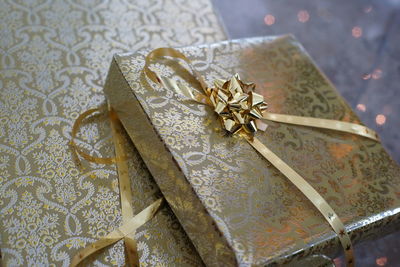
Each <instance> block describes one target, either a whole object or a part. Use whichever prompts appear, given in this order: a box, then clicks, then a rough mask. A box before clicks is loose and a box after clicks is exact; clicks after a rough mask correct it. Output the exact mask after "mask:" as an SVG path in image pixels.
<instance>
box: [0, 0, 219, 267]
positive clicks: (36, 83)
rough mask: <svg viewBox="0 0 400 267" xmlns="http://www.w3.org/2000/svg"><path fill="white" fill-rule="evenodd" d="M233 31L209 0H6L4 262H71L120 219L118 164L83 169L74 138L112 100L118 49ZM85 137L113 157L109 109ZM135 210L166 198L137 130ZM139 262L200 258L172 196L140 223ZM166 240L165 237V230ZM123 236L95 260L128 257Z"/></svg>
mask: <svg viewBox="0 0 400 267" xmlns="http://www.w3.org/2000/svg"><path fill="white" fill-rule="evenodd" d="M222 39H225V34H224V33H223V31H222V27H221V26H220V24H219V22H218V20H217V17H216V14H215V13H214V12H213V11H212V8H211V5H210V2H209V1H208V0H200V1H185V0H151V1H147V0H146V1H144V0H143V1H142V0H138V1H125V0H101V1H100V0H99V1H74V0H70V1H62V0H49V1H41V0H37V1H36V0H35V1H1V2H0V66H1V67H0V209H1V212H0V216H1V221H2V224H1V226H0V233H1V245H0V247H1V256H2V263H3V265H4V266H33V265H34V266H68V264H69V263H70V261H71V258H72V257H73V256H74V255H75V254H76V253H77V251H78V250H80V249H82V248H83V247H85V246H86V245H87V244H89V243H92V242H94V241H95V240H97V239H98V238H99V237H101V236H104V235H105V234H107V233H109V232H110V231H111V230H113V229H115V228H117V227H118V226H119V225H120V223H121V215H120V200H119V192H118V179H117V172H116V169H115V166H111V165H110V166H108V165H107V166H106V165H95V164H87V163H84V162H83V170H82V169H79V168H78V165H77V162H76V160H75V159H74V158H73V156H72V153H71V149H70V147H69V145H68V144H69V141H70V139H71V136H70V134H71V127H72V124H73V122H74V120H75V119H76V118H77V116H78V115H79V114H80V113H82V112H83V111H85V110H87V109H89V108H93V107H98V106H99V105H101V104H102V103H103V102H104V96H103V92H102V87H103V82H104V78H105V77H106V74H107V69H108V67H109V62H110V60H111V58H112V55H113V53H123V52H126V51H134V50H138V49H142V48H155V47H158V46H163V45H164V46H165V45H169V46H182V45H189V44H201V43H207V42H214V41H218V40H222ZM81 133H82V134H81V135H80V136H79V140H78V141H77V143H78V145H79V146H81V147H82V148H83V149H84V150H85V151H89V152H90V153H91V154H92V155H93V156H113V153H114V152H113V143H112V140H111V138H110V127H109V123H108V121H107V120H104V118H103V119H102V118H94V119H92V120H88V124H87V125H85V126H84V127H82V130H81ZM126 142H127V143H126V147H128V148H129V149H128V150H129V151H130V155H129V173H130V176H131V184H132V191H133V192H134V194H133V199H132V201H133V206H134V207H135V210H134V214H136V213H138V212H139V211H141V210H142V209H143V208H145V207H146V206H147V205H149V204H150V203H151V202H152V201H153V200H155V199H156V198H157V197H159V190H158V187H157V185H156V184H155V183H154V181H153V180H152V178H151V176H150V174H149V172H148V171H147V169H146V167H145V166H144V164H143V163H142V161H141V159H140V157H139V156H138V153H137V152H136V150H135V148H134V146H133V145H132V144H131V143H130V141H129V140H127V141H126ZM136 237H137V240H138V250H139V255H140V257H141V258H140V261H141V264H142V266H155V265H158V266H164V265H165V266H176V265H195V266H197V265H202V261H201V259H200V258H199V256H198V255H197V253H196V251H195V250H194V249H193V246H192V245H191V243H190V241H189V240H188V239H187V237H186V235H185V233H184V232H183V230H182V228H181V227H180V225H179V223H178V221H177V220H176V218H175V216H174V215H173V214H172V212H171V210H170V209H169V208H168V206H165V207H164V208H163V209H162V210H161V211H160V212H159V213H158V214H157V216H156V217H155V218H154V219H153V220H152V221H151V222H150V223H149V224H147V225H146V226H145V227H142V228H140V229H139V231H138V233H137V236H136ZM160 240H162V242H161V241H160ZM124 262H125V255H124V249H123V245H122V243H121V242H120V243H118V244H116V245H115V246H112V247H111V248H109V249H105V250H104V251H103V252H102V253H100V254H99V255H97V256H96V257H95V258H92V259H91V260H90V261H88V262H86V264H89V265H97V266H98V265H103V264H105V265H119V266H121V265H123V264H124Z"/></svg>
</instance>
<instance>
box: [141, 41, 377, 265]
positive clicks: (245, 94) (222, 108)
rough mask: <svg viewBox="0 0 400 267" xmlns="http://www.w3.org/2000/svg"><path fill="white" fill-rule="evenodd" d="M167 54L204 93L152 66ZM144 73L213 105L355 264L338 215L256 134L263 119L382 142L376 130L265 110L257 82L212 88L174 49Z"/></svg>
mask: <svg viewBox="0 0 400 267" xmlns="http://www.w3.org/2000/svg"><path fill="white" fill-rule="evenodd" d="M164 57H172V58H175V59H181V60H183V61H185V62H186V63H188V64H189V67H190V69H191V70H192V72H193V73H194V77H195V78H196V79H197V80H198V81H199V83H200V85H201V88H202V90H203V92H202V93H199V92H197V91H194V90H193V89H191V88H189V87H188V86H186V85H185V84H183V83H179V82H176V81H174V80H172V79H169V78H167V77H163V76H159V75H157V74H156V73H155V72H154V71H152V70H151V69H150V68H149V67H150V65H151V63H153V62H154V61H156V60H160V59H161V58H164ZM143 72H144V74H145V75H146V76H147V78H149V79H150V80H151V81H153V82H155V83H156V84H159V85H162V86H164V87H165V88H167V89H171V90H174V91H175V92H176V93H178V94H183V95H185V96H186V97H188V98H190V99H191V100H193V101H195V102H197V103H201V104H206V105H208V106H211V107H212V108H213V109H214V111H215V113H217V114H218V118H219V120H220V121H221V125H222V127H223V128H224V129H225V130H226V131H227V132H228V133H230V134H239V135H241V136H243V137H244V138H245V139H246V140H247V141H248V143H249V144H250V145H251V146H252V147H253V148H254V149H255V150H256V151H258V152H259V153H260V154H261V155H262V156H263V157H264V158H265V159H266V160H268V161H269V162H270V163H271V164H272V165H274V166H275V168H277V169H278V170H279V171H280V172H281V173H282V174H283V175H285V176H286V178H288V179H289V180H290V181H291V182H292V183H293V184H294V185H295V186H296V187H297V188H298V189H299V190H300V191H301V192H302V193H303V194H304V195H305V196H306V197H307V199H308V200H310V202H311V203H312V204H313V205H314V206H315V207H316V208H317V209H318V211H319V212H320V213H321V214H322V215H323V217H324V218H325V219H326V221H327V222H328V223H329V224H330V226H331V227H332V229H333V230H334V231H335V233H336V234H337V236H338V238H339V241H340V243H341V245H342V247H343V249H344V253H345V258H346V262H347V265H348V266H354V262H355V260H354V255H353V246H352V243H351V240H350V237H349V235H348V233H347V231H346V228H345V226H344V224H343V222H342V221H341V219H340V218H339V216H338V215H337V214H336V213H335V211H334V210H333V209H332V207H331V206H330V205H329V204H328V202H327V201H326V200H325V199H324V198H323V197H322V196H321V195H320V194H319V193H318V192H317V191H316V190H315V189H314V188H313V187H312V186H311V185H310V184H309V183H308V182H307V181H306V180H305V179H304V178H303V177H302V176H301V175H300V174H298V173H297V172H296V171H295V170H293V169H292V168H291V167H290V166H289V165H288V164H286V163H285V162H284V161H283V160H282V159H280V158H279V157H278V156H277V155H276V154H275V153H274V152H272V151H271V150H270V149H268V148H267V147H266V146H265V145H264V144H262V143H261V142H260V141H259V139H257V137H256V136H255V134H256V132H257V130H262V131H265V130H266V128H267V125H266V124H265V123H264V122H263V121H275V122H280V123H287V124H295V125H301V126H309V127H316V128H324V129H330V130H335V131H342V132H347V133H351V134H356V135H360V136H364V137H366V138H370V139H372V140H376V141H379V138H378V135H377V134H376V133H375V132H374V131H373V130H371V129H369V128H367V127H365V126H363V125H359V124H355V123H349V122H343V121H338V120H328V119H320V118H312V117H301V116H293V115H285V114H274V113H269V112H267V111H266V109H267V103H266V102H265V101H264V97H263V96H262V95H259V94H257V93H255V92H254V88H255V84H253V83H244V82H242V81H241V80H240V77H239V75H237V74H236V75H234V76H233V77H232V78H231V79H230V80H227V81H225V80H220V79H218V80H216V81H215V82H214V87H213V88H210V87H208V86H207V84H206V83H205V81H204V79H203V77H202V76H201V75H200V74H199V73H198V72H197V71H196V70H194V68H193V67H192V65H191V61H190V60H189V59H188V58H187V57H186V56H185V55H184V54H182V53H181V52H179V51H177V50H175V49H172V48H158V49H155V50H153V51H151V52H150V53H149V54H148V55H147V56H146V60H145V66H144V68H143Z"/></svg>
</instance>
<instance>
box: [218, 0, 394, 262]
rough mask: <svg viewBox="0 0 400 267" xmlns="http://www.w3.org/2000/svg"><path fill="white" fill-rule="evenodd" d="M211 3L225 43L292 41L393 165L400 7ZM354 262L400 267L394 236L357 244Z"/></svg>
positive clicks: (322, 0)
mask: <svg viewBox="0 0 400 267" xmlns="http://www.w3.org/2000/svg"><path fill="white" fill-rule="evenodd" d="M213 4H214V7H215V9H217V11H219V14H220V16H221V20H222V23H223V24H224V26H225V29H226V32H227V33H228V35H229V37H230V38H233V39H236V38H244V37H255V36H263V35H279V34H286V33H292V34H294V35H295V36H296V38H297V39H298V40H299V41H300V42H301V43H302V44H303V46H304V47H305V48H306V50H307V51H308V53H309V54H310V55H311V57H312V58H313V59H314V60H315V61H316V63H317V65H318V66H319V67H320V68H321V69H322V71H323V72H325V73H326V74H327V76H328V77H329V79H330V80H331V81H332V82H333V84H335V86H336V87H337V89H338V90H339V92H340V93H341V94H342V96H343V97H344V98H345V99H346V100H347V102H348V103H349V104H350V105H351V106H352V108H353V109H354V110H355V111H356V112H357V114H358V116H359V117H360V118H361V120H362V122H363V123H364V124H366V125H367V126H369V127H371V128H373V129H375V130H376V131H377V132H378V134H379V135H380V137H381V138H382V142H383V144H384V146H385V147H386V149H387V150H388V151H389V153H390V154H391V155H392V157H393V158H394V159H395V160H396V161H397V162H398V163H400V139H399V137H400V133H399V131H400V117H399V114H400V100H399V98H400V0H375V1H371V0H369V1H368V0H352V1H348V0H336V1H329V0H292V1H289V0H279V1H278V0H213ZM399 230H400V229H399ZM356 258H357V263H358V264H357V266H400V231H399V232H397V233H394V234H391V235H388V236H386V237H384V238H380V239H378V240H374V241H368V242H364V243H361V244H358V245H357V246H356ZM335 263H336V265H337V266H344V264H343V263H342V259H341V258H337V259H335Z"/></svg>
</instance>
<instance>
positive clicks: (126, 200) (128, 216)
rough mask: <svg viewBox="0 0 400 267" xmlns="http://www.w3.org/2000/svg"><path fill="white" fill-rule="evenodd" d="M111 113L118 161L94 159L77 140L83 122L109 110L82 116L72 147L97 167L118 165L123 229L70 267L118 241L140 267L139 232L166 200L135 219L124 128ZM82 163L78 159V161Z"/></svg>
mask: <svg viewBox="0 0 400 267" xmlns="http://www.w3.org/2000/svg"><path fill="white" fill-rule="evenodd" d="M108 109H109V112H108V114H109V119H110V122H111V129H112V136H113V141H114V146H115V157H110V158H100V157H93V156H91V155H89V154H87V153H85V152H83V151H81V150H80V149H79V147H78V146H77V144H76V143H75V141H74V139H75V137H76V135H77V133H78V130H79V128H80V126H81V124H82V123H83V121H84V119H85V118H87V117H88V116H90V115H91V114H93V113H95V112H103V111H106V109H102V108H94V109H89V110H87V111H85V112H83V113H82V114H81V115H79V117H78V118H77V119H76V120H75V123H74V125H73V127H72V133H71V136H72V138H71V141H70V144H71V147H72V151H73V152H74V153H76V154H79V155H80V156H81V157H83V158H84V159H86V160H88V161H90V162H94V163H97V164H113V163H116V164H117V171H118V182H119V190H120V199H121V214H122V225H121V226H120V227H119V228H117V229H115V230H114V231H112V232H111V233H109V234H107V235H106V236H105V237H102V238H100V239H99V240H97V241H96V242H94V243H93V244H90V245H88V246H87V247H85V248H83V249H82V250H80V251H79V252H78V254H76V255H75V256H74V257H73V259H72V261H71V264H70V267H75V266H78V265H79V264H80V263H81V262H82V261H83V260H84V259H86V258H87V257H89V256H90V255H92V254H94V253H96V252H98V251H100V250H101V249H103V248H105V247H107V246H110V245H112V244H114V243H116V242H118V241H119V240H121V239H123V240H124V242H125V248H126V252H127V253H126V254H127V260H126V261H127V263H128V266H135V267H136V266H139V256H138V253H137V244H136V240H135V233H136V230H137V229H138V228H139V227H140V226H142V225H144V224H145V223H146V222H148V221H149V220H151V219H152V218H153V217H154V216H155V214H156V213H157V211H158V210H159V208H160V207H161V204H162V202H163V199H162V198H160V199H158V200H156V201H154V202H153V203H152V204H151V205H149V206H148V207H146V208H145V209H143V210H142V211H141V212H140V213H138V214H137V215H133V212H132V211H133V207H132V204H131V201H132V191H131V185H130V180H129V175H128V164H127V161H126V156H125V155H126V153H125V150H124V141H123V137H122V133H121V131H122V125H121V123H120V121H119V119H118V117H117V114H116V113H115V112H114V111H113V110H112V109H111V108H110V107H108ZM78 160H79V159H78Z"/></svg>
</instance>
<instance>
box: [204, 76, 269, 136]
mask: <svg viewBox="0 0 400 267" xmlns="http://www.w3.org/2000/svg"><path fill="white" fill-rule="evenodd" d="M254 89H255V84H254V83H245V82H243V81H242V80H241V79H240V77H239V74H235V75H234V76H232V78H231V79H229V80H226V81H225V80H221V79H218V80H215V81H214V87H213V88H207V91H206V92H207V96H208V98H209V100H210V102H211V103H212V105H213V107H214V111H215V112H216V113H217V114H218V115H219V118H220V120H221V123H222V126H223V128H224V129H225V130H226V131H227V132H229V133H231V134H236V133H243V134H247V135H249V136H251V137H252V136H254V134H255V133H256V132H257V126H256V123H255V121H256V119H261V118H262V112H263V111H264V110H265V109H267V107H268V105H267V103H266V102H265V101H264V96H262V95H259V94H257V93H255V92H254Z"/></svg>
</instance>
